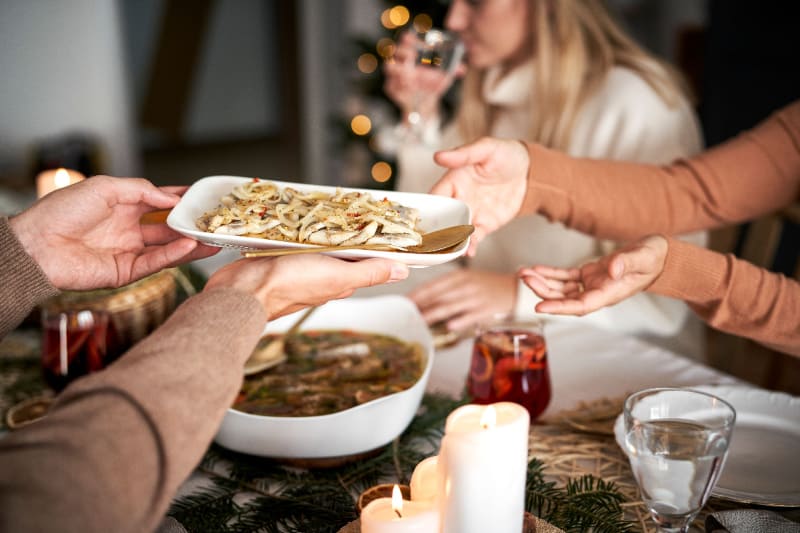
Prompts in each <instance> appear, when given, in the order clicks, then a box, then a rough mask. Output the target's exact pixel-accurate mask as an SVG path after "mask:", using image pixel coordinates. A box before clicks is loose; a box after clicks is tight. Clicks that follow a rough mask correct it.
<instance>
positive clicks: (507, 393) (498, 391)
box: [467, 319, 551, 420]
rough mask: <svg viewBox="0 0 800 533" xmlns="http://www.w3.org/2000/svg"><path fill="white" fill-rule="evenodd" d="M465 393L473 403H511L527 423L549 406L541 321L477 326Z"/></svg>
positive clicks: (505, 322) (549, 394)
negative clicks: (522, 409) (521, 410)
mask: <svg viewBox="0 0 800 533" xmlns="http://www.w3.org/2000/svg"><path fill="white" fill-rule="evenodd" d="M467 393H468V394H469V395H470V397H471V398H472V401H473V402H474V403H478V404H490V403H495V402H515V403H518V404H520V405H522V406H523V407H525V409H527V410H528V413H529V414H530V416H531V420H536V418H537V417H538V416H539V415H541V414H542V412H543V411H544V410H545V408H546V407H547V405H548V404H549V403H550V396H551V391H550V370H549V368H548V365H547V344H546V343H545V340H544V333H543V329H542V324H541V322H535V321H530V322H525V321H514V320H510V319H498V320H495V321H492V322H491V323H489V324H484V325H482V326H480V327H479V329H478V333H477V335H476V337H475V344H474V345H473V350H472V363H471V365H470V373H469V376H468V378H467Z"/></svg>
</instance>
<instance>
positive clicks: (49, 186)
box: [36, 168, 86, 198]
mask: <svg viewBox="0 0 800 533" xmlns="http://www.w3.org/2000/svg"><path fill="white" fill-rule="evenodd" d="M85 178H86V176H84V175H83V174H81V173H80V172H78V171H77V170H67V169H66V168H59V169H57V170H44V171H42V172H40V173H39V175H38V176H36V196H37V198H41V197H42V196H44V195H46V194H48V193H51V192H53V191H55V190H56V189H60V188H62V187H66V186H68V185H72V184H73V183H77V182H79V181H81V180H83V179H85Z"/></svg>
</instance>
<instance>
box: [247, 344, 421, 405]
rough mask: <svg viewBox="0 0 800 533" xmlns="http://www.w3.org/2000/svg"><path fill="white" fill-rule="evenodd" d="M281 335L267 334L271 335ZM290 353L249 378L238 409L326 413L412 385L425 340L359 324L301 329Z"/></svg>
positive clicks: (419, 367)
mask: <svg viewBox="0 0 800 533" xmlns="http://www.w3.org/2000/svg"><path fill="white" fill-rule="evenodd" d="M279 335H282V334H270V335H267V336H266V337H267V341H268V340H269V338H270V337H274V338H277V337H278V336H279ZM286 355H287V361H286V362H285V363H282V364H280V365H278V366H276V367H274V368H272V369H271V370H269V371H267V372H265V373H262V374H256V375H253V376H249V377H247V378H245V382H244V385H243V386H242V390H241V393H240V394H239V397H238V398H237V400H236V402H235V403H234V405H233V408H234V409H236V410H238V411H243V412H246V413H251V414H257V415H265V416H318V415H326V414H330V413H335V412H338V411H343V410H345V409H349V408H351V407H354V406H356V405H360V404H363V403H366V402H369V401H371V400H375V399H377V398H380V397H382V396H387V395H390V394H394V393H396V392H400V391H403V390H406V389H409V388H411V387H412V386H413V385H414V384H415V383H416V382H417V381H418V380H419V379H420V377H421V376H422V373H423V371H424V369H425V355H424V350H423V348H422V346H421V345H419V344H417V343H409V342H405V341H402V340H400V339H398V338H396V337H393V336H391V335H384V334H378V333H368V332H359V331H353V330H308V331H302V332H300V333H296V334H294V335H292V336H291V337H289V338H288V339H287V340H286Z"/></svg>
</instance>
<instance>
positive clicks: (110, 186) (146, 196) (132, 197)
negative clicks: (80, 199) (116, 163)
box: [86, 176, 180, 209]
mask: <svg viewBox="0 0 800 533" xmlns="http://www.w3.org/2000/svg"><path fill="white" fill-rule="evenodd" d="M86 182H87V183H88V182H92V183H90V185H91V187H92V188H94V189H95V190H96V191H98V192H99V193H100V194H102V195H103V197H104V198H105V199H106V201H108V202H109V203H110V205H115V204H139V203H144V204H147V205H149V206H151V207H156V208H161V209H164V208H168V207H173V206H175V204H177V203H178V201H179V200H180V196H178V195H177V194H172V193H171V192H167V191H164V190H161V189H159V188H158V187H156V186H155V185H153V184H152V183H150V182H149V181H147V180H146V179H143V178H112V177H109V176H95V177H93V178H90V179H88V180H86Z"/></svg>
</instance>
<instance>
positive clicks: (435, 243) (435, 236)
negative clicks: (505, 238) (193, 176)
mask: <svg viewBox="0 0 800 533" xmlns="http://www.w3.org/2000/svg"><path fill="white" fill-rule="evenodd" d="M473 231H475V226H473V225H471V224H464V225H461V226H450V227H447V228H442V229H438V230H436V231H432V232H430V233H425V234H423V235H422V243H421V244H417V245H416V246H406V247H399V246H391V245H388V244H355V245H351V246H314V247H309V248H272V249H269V250H251V251H247V252H242V254H243V255H244V256H245V257H273V256H278V255H295V254H315V253H319V252H338V251H340V250H376V251H382V252H404V253H409V254H430V253H434V252H442V251H447V250H449V249H450V248H453V247H455V246H457V245H459V244H461V243H462V242H464V241H465V240H466V239H467V238H468V237H469V236H470V235H472V232H473Z"/></svg>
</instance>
